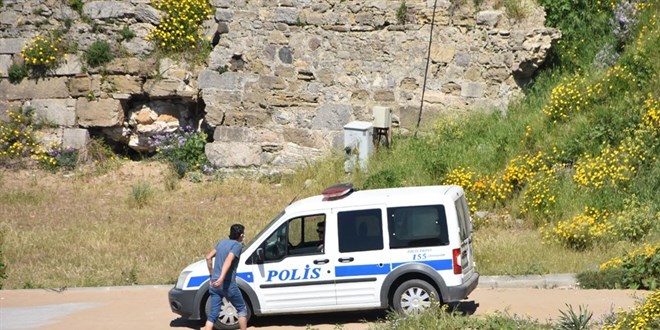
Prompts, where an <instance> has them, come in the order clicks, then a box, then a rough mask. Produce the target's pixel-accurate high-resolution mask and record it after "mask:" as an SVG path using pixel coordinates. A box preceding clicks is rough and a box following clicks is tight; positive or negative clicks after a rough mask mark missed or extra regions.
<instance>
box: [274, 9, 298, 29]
mask: <svg viewBox="0 0 660 330" xmlns="http://www.w3.org/2000/svg"><path fill="white" fill-rule="evenodd" d="M297 21H298V10H297V9H296V8H292V7H277V8H275V13H274V15H273V22H275V23H286V24H288V25H295V24H296V23H297Z"/></svg>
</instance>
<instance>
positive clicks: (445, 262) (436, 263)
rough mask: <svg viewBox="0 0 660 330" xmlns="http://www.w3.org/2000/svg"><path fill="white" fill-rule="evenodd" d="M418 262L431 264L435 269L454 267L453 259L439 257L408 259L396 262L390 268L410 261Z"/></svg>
mask: <svg viewBox="0 0 660 330" xmlns="http://www.w3.org/2000/svg"><path fill="white" fill-rule="evenodd" d="M413 262H414V263H420V264H425V265H428V266H431V268H433V269H435V270H448V269H452V268H453V267H454V265H453V261H452V260H451V259H441V260H423V261H408V262H397V263H393V264H392V269H394V268H397V267H399V266H401V265H405V264H410V263H413Z"/></svg>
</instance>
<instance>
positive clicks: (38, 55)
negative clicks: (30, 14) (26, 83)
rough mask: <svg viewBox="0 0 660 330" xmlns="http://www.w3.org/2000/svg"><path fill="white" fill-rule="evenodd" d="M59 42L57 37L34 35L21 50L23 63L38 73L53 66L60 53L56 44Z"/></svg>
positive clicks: (60, 40)
mask: <svg viewBox="0 0 660 330" xmlns="http://www.w3.org/2000/svg"><path fill="white" fill-rule="evenodd" d="M61 42H62V39H59V38H58V39H54V38H44V37H42V36H36V37H35V38H34V39H32V40H31V41H30V42H29V43H28V44H27V45H26V46H25V47H24V48H23V50H22V51H21V56H22V57H23V60H24V61H25V65H26V66H27V67H28V68H30V69H31V70H32V71H33V72H34V71H37V72H39V73H43V72H45V71H47V70H50V69H53V68H55V67H56V66H57V61H58V59H59V57H60V53H61V52H60V49H59V47H58V46H57V44H59V43H61Z"/></svg>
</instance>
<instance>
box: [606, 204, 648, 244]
mask: <svg viewBox="0 0 660 330" xmlns="http://www.w3.org/2000/svg"><path fill="white" fill-rule="evenodd" d="M657 220H658V219H657V218H656V215H654V214H653V212H652V210H651V207H650V206H649V205H642V204H641V203H640V202H639V199H638V198H637V196H635V195H633V196H632V197H631V198H627V199H625V200H624V206H623V210H621V211H619V212H618V213H616V214H615V215H613V216H612V217H611V219H610V222H612V224H613V226H614V232H615V233H616V234H617V235H618V236H619V238H621V239H623V240H628V241H638V240H640V239H642V238H643V237H644V236H646V234H648V233H649V232H650V231H651V229H652V228H653V226H654V225H656V221H657Z"/></svg>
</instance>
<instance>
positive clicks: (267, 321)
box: [170, 300, 479, 329]
mask: <svg viewBox="0 0 660 330" xmlns="http://www.w3.org/2000/svg"><path fill="white" fill-rule="evenodd" d="M478 307H479V304H478V303H476V302H474V301H472V300H468V301H461V302H459V303H453V304H449V309H448V311H450V312H451V311H454V312H457V313H461V314H464V315H472V314H474V313H475V312H476V310H477V308H478ZM387 314H388V311H386V310H373V311H355V312H335V313H323V314H320V313H319V314H288V315H274V316H261V317H253V318H251V319H250V322H249V324H248V325H249V327H251V328H257V329H258V328H264V327H273V326H280V327H283V326H290V327H301V328H304V327H308V326H310V327H316V326H318V325H322V324H329V325H336V324H347V323H375V322H381V321H384V320H385V319H386V317H387ZM203 325H204V322H199V321H189V320H185V319H181V318H178V319H174V320H172V322H170V327H174V328H190V329H200V328H201V327H202V326H203Z"/></svg>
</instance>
